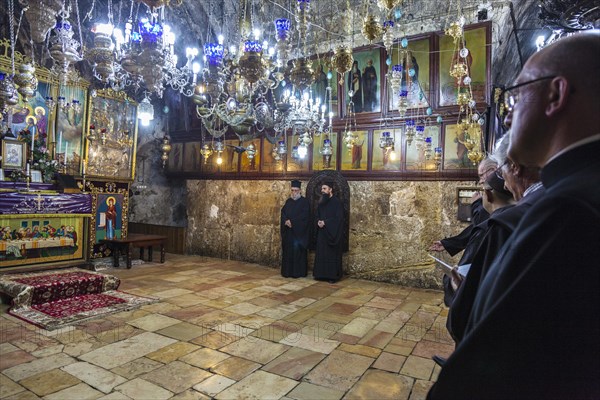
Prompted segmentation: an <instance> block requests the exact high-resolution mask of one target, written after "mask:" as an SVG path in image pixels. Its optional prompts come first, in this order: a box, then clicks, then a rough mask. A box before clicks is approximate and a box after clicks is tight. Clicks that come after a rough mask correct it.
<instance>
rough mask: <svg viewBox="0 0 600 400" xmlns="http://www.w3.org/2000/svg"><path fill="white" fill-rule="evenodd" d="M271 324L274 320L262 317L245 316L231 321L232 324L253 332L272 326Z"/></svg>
mask: <svg viewBox="0 0 600 400" xmlns="http://www.w3.org/2000/svg"><path fill="white" fill-rule="evenodd" d="M273 322H275V320H274V319H272V318H267V317H263V316H262V315H246V316H243V317H241V318H238V319H234V320H233V321H231V323H233V324H236V325H240V326H243V327H246V328H250V329H252V331H255V330H256V329H258V328H260V327H262V326H266V325H269V324H272V323H273Z"/></svg>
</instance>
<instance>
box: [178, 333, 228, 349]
mask: <svg viewBox="0 0 600 400" xmlns="http://www.w3.org/2000/svg"><path fill="white" fill-rule="evenodd" d="M237 340H240V338H239V337H237V336H235V335H230V334H228V333H225V332H219V331H211V332H209V333H207V334H206V335H202V336H199V337H197V338H196V339H193V340H191V341H190V342H191V343H194V344H197V345H200V346H204V347H208V348H211V349H215V350H216V349H220V348H221V347H223V346H227V345H228V344H229V343H233V342H235V341H237Z"/></svg>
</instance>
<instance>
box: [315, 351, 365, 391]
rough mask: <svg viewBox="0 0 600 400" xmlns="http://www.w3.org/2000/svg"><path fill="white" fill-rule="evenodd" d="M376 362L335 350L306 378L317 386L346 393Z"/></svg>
mask: <svg viewBox="0 0 600 400" xmlns="http://www.w3.org/2000/svg"><path fill="white" fill-rule="evenodd" d="M373 361H375V360H374V359H372V358H370V357H365V356H361V355H358V354H350V353H346V352H344V351H339V350H335V351H333V352H332V353H331V354H330V355H329V356H327V357H326V358H325V359H324V360H323V361H321V363H320V364H319V365H317V366H316V367H315V368H314V369H313V370H312V371H310V372H309V373H308V375H306V376H305V377H304V380H305V381H307V382H310V383H314V384H315V385H320V386H327V387H330V388H333V389H337V390H343V391H346V390H348V389H350V388H351V387H352V385H354V383H356V381H358V380H359V379H360V377H361V376H362V374H364V373H365V371H366V370H367V369H368V368H369V367H370V366H371V364H372V363H373Z"/></svg>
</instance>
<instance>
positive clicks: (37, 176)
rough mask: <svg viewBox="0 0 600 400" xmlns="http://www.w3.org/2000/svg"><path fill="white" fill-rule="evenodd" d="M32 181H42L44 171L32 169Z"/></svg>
mask: <svg viewBox="0 0 600 400" xmlns="http://www.w3.org/2000/svg"><path fill="white" fill-rule="evenodd" d="M31 182H32V183H42V182H43V181H42V171H37V170H35V169H32V170H31Z"/></svg>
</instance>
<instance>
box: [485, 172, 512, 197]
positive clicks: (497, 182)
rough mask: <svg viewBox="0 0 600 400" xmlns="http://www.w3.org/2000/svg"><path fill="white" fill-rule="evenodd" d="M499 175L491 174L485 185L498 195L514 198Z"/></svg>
mask: <svg viewBox="0 0 600 400" xmlns="http://www.w3.org/2000/svg"><path fill="white" fill-rule="evenodd" d="M499 175H500V174H499V173H493V174H490V176H489V177H488V178H487V179H486V181H485V183H486V185H488V186H489V187H491V188H492V189H494V190H495V191H496V192H498V193H502V194H504V195H506V196H508V197H512V193H511V192H510V191H508V190H507V189H505V188H504V179H503V178H502V177H500V176H499Z"/></svg>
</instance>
